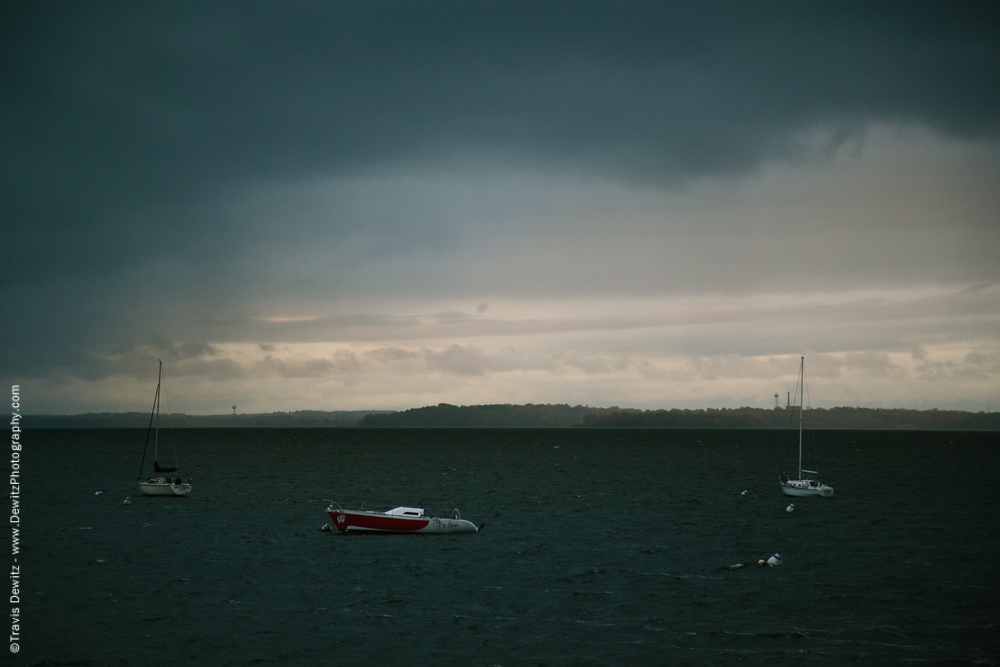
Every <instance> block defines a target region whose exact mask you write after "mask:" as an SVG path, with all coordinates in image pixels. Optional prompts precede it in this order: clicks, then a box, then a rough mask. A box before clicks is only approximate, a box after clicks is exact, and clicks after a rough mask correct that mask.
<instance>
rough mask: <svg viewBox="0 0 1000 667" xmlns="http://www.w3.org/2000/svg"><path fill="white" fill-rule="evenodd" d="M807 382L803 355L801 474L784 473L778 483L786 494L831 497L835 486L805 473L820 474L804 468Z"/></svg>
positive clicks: (800, 396)
mask: <svg viewBox="0 0 1000 667" xmlns="http://www.w3.org/2000/svg"><path fill="white" fill-rule="evenodd" d="M805 383H806V358H805V357H802V359H801V361H800V363H799V476H798V477H797V478H795V479H789V477H788V475H782V477H781V479H779V480H778V484H780V485H781V490H782V491H783V492H784V493H785V495H786V496H822V497H823V498H829V497H830V496H832V495H833V487H832V486H827V485H826V484H823V483H822V482H820V481H819V480H815V479H811V478H809V477H806V476H805V474H804V473H808V474H810V475H818V474H819V473H818V472H816V471H815V470H803V469H802V422H804V421H805V417H804V416H803V414H802V411H803V409H804V405H805V402H804V401H803V397H804V395H805Z"/></svg>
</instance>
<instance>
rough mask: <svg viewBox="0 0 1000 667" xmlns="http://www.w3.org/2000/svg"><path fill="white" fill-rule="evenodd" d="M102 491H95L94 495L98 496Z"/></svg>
mask: <svg viewBox="0 0 1000 667" xmlns="http://www.w3.org/2000/svg"><path fill="white" fill-rule="evenodd" d="M102 493H104V492H103V491H96V492H94V495H95V496H99V495H101V494H102Z"/></svg>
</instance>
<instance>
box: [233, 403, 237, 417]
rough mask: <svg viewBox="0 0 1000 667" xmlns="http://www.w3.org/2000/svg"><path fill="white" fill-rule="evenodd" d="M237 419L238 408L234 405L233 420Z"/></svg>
mask: <svg viewBox="0 0 1000 667" xmlns="http://www.w3.org/2000/svg"><path fill="white" fill-rule="evenodd" d="M235 417H236V406H235V405H234V406H233V418H235Z"/></svg>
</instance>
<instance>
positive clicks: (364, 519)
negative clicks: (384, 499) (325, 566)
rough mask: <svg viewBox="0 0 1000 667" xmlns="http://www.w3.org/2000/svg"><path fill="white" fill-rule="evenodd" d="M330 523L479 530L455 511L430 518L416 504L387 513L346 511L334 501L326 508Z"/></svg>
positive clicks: (353, 528)
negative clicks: (443, 515) (448, 514)
mask: <svg viewBox="0 0 1000 667" xmlns="http://www.w3.org/2000/svg"><path fill="white" fill-rule="evenodd" d="M326 511H327V513H328V514H329V515H330V519H331V520H332V521H333V526H334V527H335V528H336V529H337V530H339V531H340V532H342V533H436V534H455V533H478V532H479V531H480V530H481V529H482V527H483V526H484V525H486V524H482V525H480V526H479V527H476V524H474V523H472V522H471V521H466V520H465V519H463V518H462V516H461V515H460V514H459V513H458V510H457V509H456V510H454V511H453V512H452V515H451V516H450V517H440V516H435V517H429V516H425V515H424V510H423V509H421V508H419V507H396V508H394V509H391V510H389V511H388V512H377V511H374V510H345V509H342V508H341V507H340V505H338V504H337V503H333V504H332V505H330V506H329V507H327V508H326Z"/></svg>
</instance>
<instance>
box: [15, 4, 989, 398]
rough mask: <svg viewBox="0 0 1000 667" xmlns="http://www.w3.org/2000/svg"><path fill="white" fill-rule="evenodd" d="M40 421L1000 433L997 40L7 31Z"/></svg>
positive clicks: (127, 15)
mask: <svg viewBox="0 0 1000 667" xmlns="http://www.w3.org/2000/svg"><path fill="white" fill-rule="evenodd" d="M0 11H2V14H3V15H2V18H0V33H2V34H0V64H2V66H0V142H2V143H0V170H2V173H0V225H2V244H3V261H2V266H0V271H2V274H3V280H2V285H0V290H2V294H0V298H2V302H3V312H4V316H3V318H2V319H3V324H2V331H0V375H2V376H3V379H4V382H5V383H6V384H20V385H21V396H22V406H23V408H22V409H23V411H26V412H28V413H79V412H102V411H125V410H147V409H148V408H149V405H150V404H151V402H152V395H153V390H154V388H155V383H156V359H158V358H159V359H162V360H163V361H164V370H165V374H166V377H167V380H168V384H167V388H168V394H167V395H168V398H169V400H170V402H171V408H172V410H173V411H175V412H187V413H192V414H220V413H225V412H229V411H230V410H231V406H232V405H234V404H235V405H237V406H238V409H239V411H240V412H271V411H277V410H299V409H313V410H346V409H406V408H411V407H420V406H424V405H432V404H437V403H440V402H446V403H452V404H457V405H471V404H481V403H571V404H589V405H597V406H611V405H620V406H630V407H640V408H672V407H679V408H696V407H739V406H743V405H750V406H757V407H771V406H773V404H774V394H776V393H777V394H779V395H780V397H781V402H782V404H784V401H785V396H786V392H788V391H791V390H793V389H794V387H795V380H796V373H797V370H798V360H799V356H801V355H805V357H806V372H807V380H808V389H809V396H808V402H809V403H810V404H812V405H813V406H816V407H820V406H823V407H831V406H835V405H861V406H870V407H908V408H921V409H923V408H932V407H938V408H942V409H944V408H958V409H966V410H975V411H978V410H985V409H987V408H989V409H992V410H996V409H1000V10H998V9H997V5H996V4H994V3H988V2H982V3H976V2H969V3H955V2H941V3H920V2H897V3H878V2H871V1H865V2H858V3H853V4H852V3H845V2H837V3H831V4H829V5H824V4H823V3H801V2H728V3H712V2H703V1H699V2H686V3H665V2H649V3H629V2H614V3H612V2H579V1H574V2H550V3H545V2H537V1H532V2H433V1H431V2H406V3H404V2H372V1H364V2H337V3H334V2H317V3H312V2H290V3H286V2H281V3H278V2H275V3H268V2H254V3H244V2H232V3H225V2H202V1H199V2H190V3H186V2H176V1H171V2H162V3H135V2H120V3H104V2H86V3H82V2H81V3H70V2H37V1H32V2H7V3H4V4H3V7H2V9H0Z"/></svg>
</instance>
